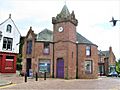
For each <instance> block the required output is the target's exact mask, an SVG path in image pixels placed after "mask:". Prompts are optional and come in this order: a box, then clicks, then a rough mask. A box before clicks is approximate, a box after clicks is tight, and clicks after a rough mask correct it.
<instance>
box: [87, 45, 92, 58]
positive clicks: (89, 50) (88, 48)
mask: <svg viewBox="0 0 120 90" xmlns="http://www.w3.org/2000/svg"><path fill="white" fill-rule="evenodd" d="M90 55H91V48H90V46H87V47H86V56H90Z"/></svg>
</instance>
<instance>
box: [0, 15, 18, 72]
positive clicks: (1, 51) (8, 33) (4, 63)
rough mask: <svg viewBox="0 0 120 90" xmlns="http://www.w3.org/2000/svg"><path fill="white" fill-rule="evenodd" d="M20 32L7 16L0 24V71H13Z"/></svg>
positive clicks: (14, 69)
mask: <svg viewBox="0 0 120 90" xmlns="http://www.w3.org/2000/svg"><path fill="white" fill-rule="evenodd" d="M19 41H20V32H19V31H18V29H17V27H16V25H15V23H14V21H13V20H12V19H11V14H10V15H9V18H8V19H7V20H5V21H4V22H3V23H1V24H0V73H15V72H16V60H17V54H18V53H19Z"/></svg>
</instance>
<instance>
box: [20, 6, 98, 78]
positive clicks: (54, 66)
mask: <svg viewBox="0 0 120 90" xmlns="http://www.w3.org/2000/svg"><path fill="white" fill-rule="evenodd" d="M52 24H53V32H52V31H50V30H48V29H44V30H43V31H41V32H40V33H38V34H35V33H34V31H33V30H32V27H30V29H29V31H28V33H27V35H26V37H25V40H24V45H23V52H22V55H23V57H22V60H23V61H22V64H23V65H22V71H23V72H27V75H28V76H29V75H30V73H29V71H32V72H33V74H35V73H36V72H37V73H38V74H39V77H43V73H44V71H45V72H47V77H54V78H65V79H72V78H97V76H98V50H97V45H96V44H93V43H92V42H91V41H89V40H87V39H86V38H85V37H83V36H82V35H81V34H79V33H77V31H76V26H77V25H78V20H77V19H76V17H75V14H74V11H73V12H72V13H70V12H69V10H68V8H67V6H66V5H64V7H63V9H62V11H61V12H60V13H59V14H57V16H56V17H53V18H52Z"/></svg>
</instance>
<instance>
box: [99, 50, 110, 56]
mask: <svg viewBox="0 0 120 90" xmlns="http://www.w3.org/2000/svg"><path fill="white" fill-rule="evenodd" d="M101 52H102V53H103V54H104V55H105V57H109V55H110V53H109V51H101Z"/></svg>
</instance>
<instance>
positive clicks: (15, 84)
mask: <svg viewBox="0 0 120 90" xmlns="http://www.w3.org/2000/svg"><path fill="white" fill-rule="evenodd" d="M15 85H16V84H10V85H6V86H1V87H0V89H1V88H7V87H11V86H15Z"/></svg>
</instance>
